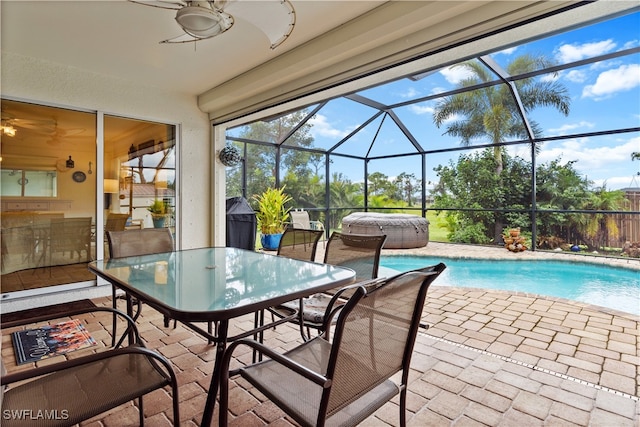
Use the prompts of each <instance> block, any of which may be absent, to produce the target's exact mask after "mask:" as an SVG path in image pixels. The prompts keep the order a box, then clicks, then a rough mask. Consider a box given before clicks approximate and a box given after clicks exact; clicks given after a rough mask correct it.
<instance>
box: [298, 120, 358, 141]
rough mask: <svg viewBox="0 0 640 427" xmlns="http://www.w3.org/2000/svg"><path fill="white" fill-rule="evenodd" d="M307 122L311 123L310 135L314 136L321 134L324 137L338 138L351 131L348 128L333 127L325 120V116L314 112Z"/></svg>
mask: <svg viewBox="0 0 640 427" xmlns="http://www.w3.org/2000/svg"><path fill="white" fill-rule="evenodd" d="M308 123H309V124H311V125H312V127H311V135H313V137H314V138H315V137H317V136H322V137H325V138H333V139H339V138H344V137H345V136H347V135H348V134H349V132H351V131H350V130H340V129H336V128H334V127H333V126H332V124H331V123H329V122H327V117H326V116H323V115H322V114H316V115H315V116H314V117H312V118H311V119H310V120H309V122H308Z"/></svg>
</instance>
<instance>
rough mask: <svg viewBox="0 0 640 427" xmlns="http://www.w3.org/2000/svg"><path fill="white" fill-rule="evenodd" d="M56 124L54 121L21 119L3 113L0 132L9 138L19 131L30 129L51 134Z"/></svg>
mask: <svg viewBox="0 0 640 427" xmlns="http://www.w3.org/2000/svg"><path fill="white" fill-rule="evenodd" d="M55 125H56V122H55V120H53V119H21V118H17V117H14V116H12V115H10V114H9V113H6V112H4V111H3V112H2V120H1V122H0V130H2V133H3V134H4V135H7V136H15V135H16V133H17V132H18V130H19V129H29V130H38V131H43V130H47V131H49V132H51V131H53V129H54V128H55Z"/></svg>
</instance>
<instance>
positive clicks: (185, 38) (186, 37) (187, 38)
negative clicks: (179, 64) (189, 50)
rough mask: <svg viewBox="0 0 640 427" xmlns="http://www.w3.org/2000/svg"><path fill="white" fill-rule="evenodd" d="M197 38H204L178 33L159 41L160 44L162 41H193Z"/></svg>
mask: <svg viewBox="0 0 640 427" xmlns="http://www.w3.org/2000/svg"><path fill="white" fill-rule="evenodd" d="M212 37H213V36H212ZM207 38H209V37H207ZM198 40H204V38H200V37H194V36H192V35H191V34H187V33H184V34H182V35H179V36H177V37H174V38H171V39H166V40H162V41H161V42H160V43H161V44H162V43H190V42H195V41H198Z"/></svg>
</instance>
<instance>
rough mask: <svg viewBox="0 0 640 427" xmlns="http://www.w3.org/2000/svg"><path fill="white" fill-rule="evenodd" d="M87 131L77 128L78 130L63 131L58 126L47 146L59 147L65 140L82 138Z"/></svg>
mask: <svg viewBox="0 0 640 427" xmlns="http://www.w3.org/2000/svg"><path fill="white" fill-rule="evenodd" d="M84 131H85V129H81V128H76V129H61V128H59V127H58V125H57V124H56V127H55V129H54V130H53V132H51V134H50V138H49V139H47V141H46V142H47V144H50V145H57V144H60V143H61V142H62V141H64V140H68V139H69V138H70V137H74V136H80V134H82V133H83V132H84Z"/></svg>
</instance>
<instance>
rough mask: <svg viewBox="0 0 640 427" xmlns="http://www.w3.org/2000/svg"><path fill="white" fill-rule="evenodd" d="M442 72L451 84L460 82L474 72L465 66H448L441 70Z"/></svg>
mask: <svg viewBox="0 0 640 427" xmlns="http://www.w3.org/2000/svg"><path fill="white" fill-rule="evenodd" d="M440 74H442V75H443V76H444V78H445V79H447V81H448V82H449V83H451V84H458V83H460V82H461V81H462V80H464V79H466V78H467V77H471V76H472V75H473V74H472V73H471V72H470V71H469V70H467V69H466V68H464V67H447V68H443V69H442V70H440Z"/></svg>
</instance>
